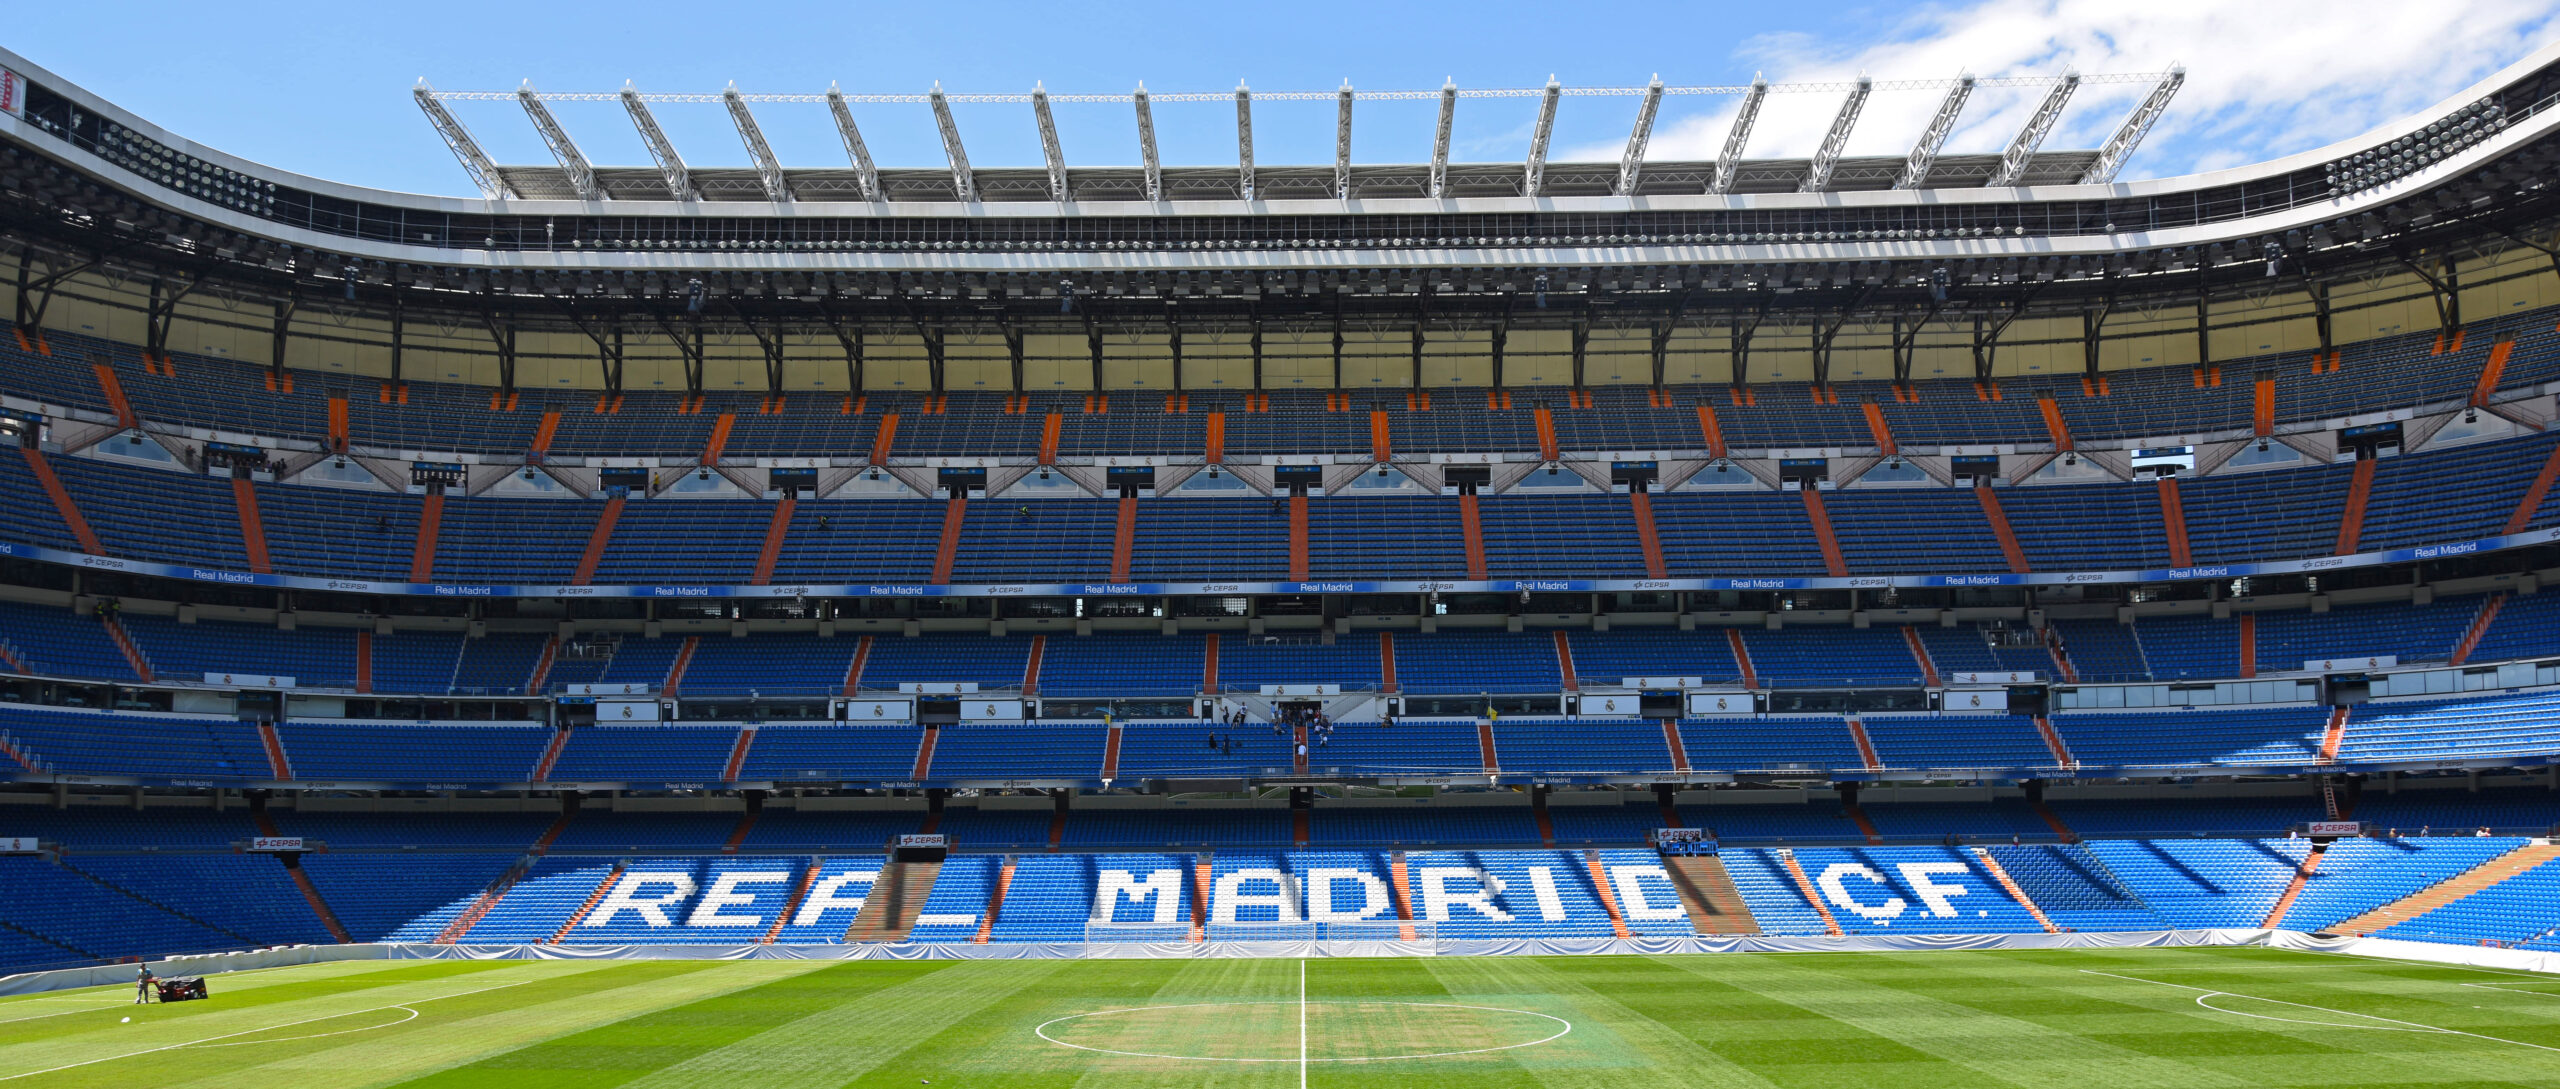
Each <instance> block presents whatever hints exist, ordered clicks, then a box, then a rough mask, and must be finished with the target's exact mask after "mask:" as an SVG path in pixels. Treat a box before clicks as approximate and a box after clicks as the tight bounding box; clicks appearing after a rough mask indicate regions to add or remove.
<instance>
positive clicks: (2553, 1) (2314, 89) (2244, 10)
mask: <svg viewBox="0 0 2560 1089" xmlns="http://www.w3.org/2000/svg"><path fill="white" fill-rule="evenodd" d="M2555 30H2560V0H2433V2H2430V3H2408V2H2406V0H2254V2H2250V3H2220V2H2212V0H2146V2H2144V3H2125V2H2123V0H1979V2H1975V3H1970V4H1961V5H1944V6H1933V7H1924V8H1921V9H1919V10H1918V11H1916V12H1915V13H1914V14H1912V15H1910V16H1908V17H1907V18H1905V19H1903V20H1901V21H1900V22H1898V23H1894V24H1891V25H1888V26H1886V27H1884V28H1882V29H1881V31H1880V33H1879V34H1878V35H1877V36H1876V37H1875V38H1874V39H1872V40H1871V41H1869V42H1866V43H1862V44H1859V45H1856V46H1854V47H1850V48H1845V49H1843V48H1828V47H1826V46H1825V45H1824V44H1823V43H1820V42H1817V41H1814V40H1811V39H1809V38H1807V37H1805V36H1802V35H1782V36H1770V37H1763V38H1758V39H1754V40H1752V41H1749V42H1746V43H1744V45H1743V46H1742V47H1741V48H1740V50H1739V51H1738V53H1739V55H1740V57H1741V58H1742V59H1743V60H1744V61H1745V62H1746V63H1750V64H1755V65H1757V66H1758V67H1760V68H1761V69H1762V70H1763V71H1765V72H1766V74H1767V76H1768V78H1769V79H1770V80H1771V81H1772V82H1819V81H1832V80H1848V79H1852V78H1854V77H1856V76H1857V75H1859V74H1860V73H1866V74H1869V75H1873V76H1875V77H1876V78H1878V79H1879V80H1886V79H1924V78H1933V77H1934V78H1942V77H1948V76H1953V75H1955V74H1956V73H1958V72H1960V71H1970V72H1972V73H1973V74H1975V75H1977V76H1985V77H1989V76H2011V75H2050V74H2054V73H2059V72H2061V71H2063V70H2065V69H2067V68H2077V69H2079V70H2080V71H2083V72H2089V73H2120V72H2151V71H2162V70H2166V69H2167V68H2168V67H2169V66H2170V65H2171V64H2179V63H2182V64H2184V65H2185V66H2186V69H2187V82H2186V86H2185V87H2184V88H2183V89H2182V90H2181V91H2180V92H2179V94H2178V97H2177V100H2176V101H2175V102H2174V103H2172V104H2171V106H2170V109H2169V113H2168V115H2167V117H2165V118H2164V119H2163V120H2162V121H2161V122H2160V125H2159V127H2158V128H2156V129H2154V130H2153V131H2152V134H2151V137H2150V140H2149V141H2148V142H2147V143H2146V144H2145V145H2144V149H2143V150H2142V152H2141V153H2139V154H2138V155H2137V156H2136V157H2135V159H2134V161H2133V162H2132V163H2131V164H2129V165H2128V167H2127V168H2126V170H2125V172H2124V174H2123V177H2125V178H2129V179H2130V178H2142V177H2164V176H2170V175H2177V174H2185V173H2189V172H2192V171H2195V170H2200V169H2212V168H2216V167H2223V166H2231V165H2236V164H2241V163H2247V162H2255V161H2261V160H2264V159H2269V158H2274V157H2277V156H2282V155H2288V154H2292V153H2294V152H2297V151H2304V150H2308V149H2311V148H2314V147H2319V146H2321V145H2324V144H2327V143H2330V142H2332V141H2335V140H2341V139H2345V138H2347V137H2350V136H2354V135H2356V134H2358V133H2361V132H2364V131H2366V130H2368V129H2371V128H2374V127H2375V126H2377V125H2381V124H2384V123H2386V122H2388V121H2391V120H2393V119H2394V118H2397V117H2401V116H2404V115H2407V114H2410V113H2414V112H2416V111H2418V110H2421V109H2424V108H2426V107H2427V106H2429V105H2432V104H2434V103H2435V102H2437V101H2439V100H2442V99H2444V98H2446V97H2448V96H2450V95H2452V94H2453V93H2455V92H2457V91H2459V90H2461V89H2462V88H2464V87H2465V86H2468V85H2469V84H2471V83H2473V82H2475V81H2477V80H2479V79H2480V78H2482V77H2484V76H2486V75H2488V74H2490V73H2492V72H2494V71H2496V70H2497V69H2499V68H2501V67H2503V66H2505V65H2507V64H2510V63H2513V62H2514V61H2515V60H2517V59H2518V58H2521V57H2523V56H2524V55H2526V54H2527V53H2530V52H2531V51H2532V50H2534V49H2535V48H2538V47H2539V46H2541V45H2542V44H2543V43H2545V42H2546V41H2548V40H2550V38H2551V37H2552V36H2553V34H2554V32H2555ZM2148 89H2149V88H2148V86H2147V85H2141V84H2098V85H2086V86H2083V87H2082V88H2081V90H2080V91H2079V93H2078V94H2077V95H2076V96H2075V97H2074V98H2073V99H2072V102H2071V106H2070V108H2069V109H2068V110H2066V111H2065V113H2064V115H2063V119H2062V123H2061V125H2060V126H2059V127H2058V128H2057V129H2056V130H2055V132H2054V134H2053V136H2052V138H2051V139H2050V140H2048V141H2047V143H2046V146H2047V147H2051V148H2064V147H2084V148H2085V147H2096V146H2098V145H2099V144H2100V143H2103V142H2104V141H2105V140H2106V138H2107V135H2108V134H2109V133H2111V132H2112V131H2113V130H2114V129H2115V127H2116V126H2117V125H2118V124H2119V123H2120V122H2121V121H2122V120H2123V118H2124V115H2125V113H2126V112H2127V111H2128V110H2130V109H2131V108H2132V105H2133V103H2134V102H2135V101H2137V100H2138V99H2139V98H2140V96H2141V95H2142V94H2144V93H2145V92H2146V91H2147V90H2148ZM2040 93H2041V92H2038V91H2034V90H2024V89H2012V88H1984V89H1981V90H1978V91H1976V92H1975V94H1974V96H1973V99H1972V101H1971V102H1970V103H1969V104H1968V105H1967V106H1966V108H1965V111H1964V115H1963V121H1962V123H1961V124H1960V125H1959V126H1958V128H1957V131H1956V133H1955V135H1954V137H1953V138H1952V139H1950V140H1949V141H1948V143H1947V148H1946V150H1947V151H1948V152H1950V153H1963V152H1989V151H1998V150H1999V149H2000V148H2001V147H2003V146H2005V145H2006V144H2007V143H2008V140H2009V138H2010V137H2011V136H2013V135H2014V134H2015V133H2016V132H2017V130H2018V128H2019V126H2020V125H2022V124H2024V123H2025V120H2026V117H2027V114H2028V113H2029V112H2030V111H2031V110H2032V109H2033V108H2034V105H2035V100H2036V98H2037V96H2038V95H2039V94H2040ZM1939 95H1940V92H1936V91H1900V92H1890V93H1888V92H1878V93H1876V94H1875V95H1874V96H1873V97H1872V98H1871V99H1870V100H1869V102H1868V104H1867V108H1866V111H1865V112H1864V114H1862V115H1861V117H1860V119H1859V122H1858V127H1857V129H1856V131H1855V132H1854V134H1853V135H1852V136H1851V138H1850V141H1849V148H1848V153H1849V154H1852V155H1893V154H1900V153H1902V152H1903V151H1906V150H1908V149H1909V148H1910V144H1911V141H1912V139H1913V138H1914V137H1915V136H1916V135H1918V133H1919V132H1920V130H1921V129H1922V128H1923V127H1925V126H1926V125H1927V123H1928V119H1929V116H1930V114H1931V112H1932V111H1934V110H1935V109H1936V107H1937V101H1938V97H1939ZM1682 101H1683V100H1681V99H1673V100H1671V102H1669V103H1666V107H1673V106H1676V105H1677V104H1681V103H1682ZM1686 101H1687V102H1691V103H1695V102H1699V101H1701V100H1697V99H1689V100H1686ZM1736 105H1738V100H1719V101H1717V102H1716V106H1715V107H1714V108H1713V110H1712V112H1708V113H1690V114H1686V115H1680V114H1674V113H1671V111H1670V110H1669V109H1666V117H1665V118H1664V121H1663V124H1662V128H1661V129H1660V131H1658V132H1656V133H1655V135H1654V138H1653V141H1652V143H1651V144H1650V145H1649V146H1648V147H1647V148H1646V157H1647V158H1650V159H1666V160H1668V159H1711V158H1714V157H1715V155H1716V154H1717V152H1718V151H1719V150H1720V149H1721V148H1722V147H1723V144H1724V138H1725V132H1726V130H1727V129H1728V128H1729V127H1730V126H1731V124H1732V118H1733V110H1734V108H1735V106H1736ZM1839 107H1840V96H1839V95H1836V94H1830V93H1808V94H1784V95H1777V94H1773V95H1771V96H1769V99H1768V103H1767V105H1766V106H1765V107H1764V108H1763V110H1762V112H1761V116H1760V122H1759V125H1758V126H1757V128H1756V129H1755V130H1754V136H1753V138H1752V141H1751V147H1750V150H1749V152H1748V154H1749V155H1751V156H1752V157H1755V158H1774V157H1784V156H1803V155H1809V154H1811V153H1812V151H1813V149H1814V147H1815V146H1816V145H1817V144H1819V143H1820V142H1821V138H1822V134H1823V132H1824V130H1825V129H1826V128H1828V127H1829V125H1830V123H1831V119H1832V116H1833V114H1834V113H1836V112H1837V111H1838V109H1839ZM1623 146H1624V144H1623V142H1611V143H1607V144H1595V145H1590V146H1585V147H1581V148H1576V149H1574V150H1573V151H1572V152H1571V154H1570V156H1560V158H1564V157H1569V158H1572V159H1576V160H1582V161H1605V160H1609V159H1614V158H1616V157H1617V155H1618V154H1619V151H1620V150H1621V149H1622V148H1623Z"/></svg>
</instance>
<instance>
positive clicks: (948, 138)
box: [929, 81, 978, 392]
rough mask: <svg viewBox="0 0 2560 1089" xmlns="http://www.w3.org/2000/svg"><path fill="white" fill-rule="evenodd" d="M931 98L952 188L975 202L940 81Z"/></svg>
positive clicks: (973, 181)
mask: <svg viewBox="0 0 2560 1089" xmlns="http://www.w3.org/2000/svg"><path fill="white" fill-rule="evenodd" d="M929 97H931V98H932V100H933V123H934V124H936V125H938V126H940V127H941V128H942V155H943V157H944V158H946V159H949V160H950V161H951V188H952V190H953V191H954V192H957V193H958V194H959V195H960V200H961V202H962V203H968V202H972V201H975V200H977V199H978V185H977V181H976V176H975V175H973V174H971V173H970V172H969V149H967V148H964V147H961V146H960V126H959V124H958V123H956V122H954V121H952V120H951V99H950V98H949V97H947V96H945V95H944V94H943V93H942V84H941V82H940V81H936V82H935V83H934V85H933V93H932V94H931V95H930V96H929ZM935 392H940V391H939V390H937V391H935Z"/></svg>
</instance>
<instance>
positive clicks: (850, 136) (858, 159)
mask: <svg viewBox="0 0 2560 1089" xmlns="http://www.w3.org/2000/svg"><path fill="white" fill-rule="evenodd" d="M827 112H829V113H831V114H834V115H835V119H836V135H837V136H838V137H841V138H842V139H843V140H844V155H845V158H847V159H851V160H853V173H854V177H855V178H856V180H858V181H860V182H861V183H862V199H864V200H887V199H888V194H886V193H883V192H881V191H880V168H879V167H877V166H874V165H872V163H871V148H870V146H869V145H866V144H864V143H863V142H862V130H861V129H859V128H856V127H854V124H853V110H852V109H851V108H849V107H847V106H846V105H845V101H844V90H843V89H842V88H840V87H837V86H836V85H835V84H832V83H830V84H828V85H827Z"/></svg>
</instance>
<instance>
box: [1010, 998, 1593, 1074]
mask: <svg viewBox="0 0 2560 1089" xmlns="http://www.w3.org/2000/svg"><path fill="white" fill-rule="evenodd" d="M1326 1001H1327V1002H1328V1003H1330V1004H1336V1005H1340V1004H1346V1003H1343V1002H1340V1001H1337V1000H1333V999H1327V1000H1326ZM1287 1004H1288V1003H1287V1002H1285V1001H1281V1002H1270V1001H1261V1002H1186V1003H1182V1004H1179V1005H1171V1006H1131V1007H1127V1008H1123V1009H1116V1010H1095V1011H1093V1012H1091V1013H1071V1014H1068V1015H1066V1016H1065V1017H1053V1018H1050V1019H1049V1020H1046V1021H1042V1022H1040V1023H1039V1024H1037V1025H1034V1026H1032V1028H1031V1034H1032V1035H1034V1036H1037V1037H1039V1038H1041V1039H1043V1040H1047V1041H1049V1042H1050V1043H1053V1044H1056V1045H1058V1046H1059V1047H1071V1048H1074V1049H1076V1050H1078V1051H1091V1052H1095V1053H1097V1054H1102V1055H1124V1056H1127V1057H1129V1058H1133V1059H1176V1060H1180V1061H1182V1062H1197V1063H1285V1062H1289V1061H1290V1060H1288V1059H1286V1058H1278V1059H1239V1058H1234V1057H1230V1056H1225V1055H1166V1054H1163V1053H1160V1052H1154V1051H1115V1050H1113V1049H1111V1048H1107V1047H1092V1046H1088V1045H1085V1044H1071V1043H1068V1042H1067V1041H1065V1040H1061V1039H1059V1038H1057V1037H1055V1036H1051V1035H1049V1026H1051V1025H1055V1024H1057V1023H1059V1022H1061V1021H1078V1020H1082V1019H1084V1018H1087V1017H1109V1016H1111V1015H1113V1014H1121V1013H1153V1012H1155V1011H1157V1010H1196V1009H1207V1008H1210V1007H1213V1006H1285V1005H1287ZM1349 1004H1356V1003H1349ZM1380 1004H1381V1005H1390V1006H1427V1007H1430V1008H1432V1009H1444V1010H1475V1011H1478V1012H1482V1013H1510V1014H1518V1015H1520V1016H1522V1017H1537V1018H1542V1019H1544V1020H1548V1021H1553V1022H1555V1023H1556V1024H1559V1025H1563V1026H1564V1027H1563V1028H1560V1029H1557V1030H1556V1031H1555V1032H1553V1033H1550V1034H1548V1035H1546V1036H1542V1037H1539V1038H1538V1039H1535V1040H1524V1041H1522V1042H1520V1043H1516V1044H1500V1045H1497V1046H1494V1047H1478V1048H1469V1049H1467V1050H1465V1051H1424V1052H1416V1053H1414V1054H1410V1055H1351V1056H1344V1057H1338V1058H1329V1059H1326V1060H1325V1061H1326V1062H1329V1063H1383V1062H1398V1061H1402V1060H1405V1059H1446V1058H1449V1057H1451V1056H1455V1055H1484V1054H1488V1053H1491V1052H1495V1051H1511V1050H1514V1049H1516V1048H1523V1047H1536V1046H1538V1045H1539V1044H1544V1043H1550V1042H1552V1041H1555V1040H1561V1039H1563V1038H1564V1037H1566V1036H1567V1035H1570V1034H1571V1033H1572V1032H1573V1022H1571V1021H1567V1020H1565V1019H1564V1018H1561V1017H1558V1016H1556V1015H1554V1014H1551V1013H1539V1012H1537V1011H1536V1010H1514V1009H1505V1008H1503V1007H1501V1006H1468V1005H1462V1004H1459V1003H1456V1002H1382V1003H1380ZM1308 1061H1312V1060H1308Z"/></svg>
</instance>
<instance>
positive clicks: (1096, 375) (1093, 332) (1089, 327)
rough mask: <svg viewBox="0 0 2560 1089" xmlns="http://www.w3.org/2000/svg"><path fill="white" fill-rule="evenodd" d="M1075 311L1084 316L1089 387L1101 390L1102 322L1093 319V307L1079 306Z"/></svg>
mask: <svg viewBox="0 0 2560 1089" xmlns="http://www.w3.org/2000/svg"><path fill="white" fill-rule="evenodd" d="M1076 313H1077V314H1079V315H1081V316H1083V318H1084V346H1085V351H1086V353H1087V355H1086V362H1087V365H1088V366H1089V367H1090V368H1091V371H1090V374H1091V378H1090V381H1091V388H1092V390H1093V391H1094V392H1095V393H1100V392H1102V323H1101V322H1099V321H1096V320H1094V317H1093V307H1091V306H1079V307H1077V308H1076Z"/></svg>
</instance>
